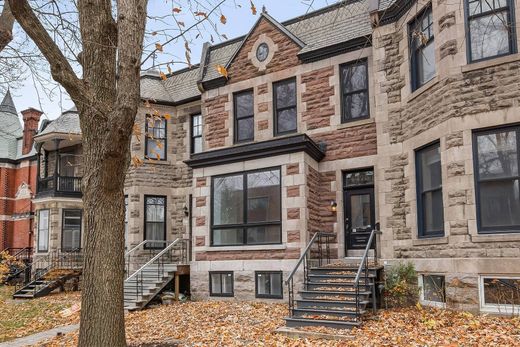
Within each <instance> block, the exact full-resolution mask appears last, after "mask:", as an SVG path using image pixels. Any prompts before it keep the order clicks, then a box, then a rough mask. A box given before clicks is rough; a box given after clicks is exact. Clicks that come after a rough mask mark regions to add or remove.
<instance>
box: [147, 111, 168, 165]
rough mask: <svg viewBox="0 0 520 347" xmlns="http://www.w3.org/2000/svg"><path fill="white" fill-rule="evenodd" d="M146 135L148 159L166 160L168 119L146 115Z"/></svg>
mask: <svg viewBox="0 0 520 347" xmlns="http://www.w3.org/2000/svg"><path fill="white" fill-rule="evenodd" d="M145 135H146V143H145V155H146V158H148V159H155V160H166V119H165V118H163V117H159V116H151V115H146V125H145Z"/></svg>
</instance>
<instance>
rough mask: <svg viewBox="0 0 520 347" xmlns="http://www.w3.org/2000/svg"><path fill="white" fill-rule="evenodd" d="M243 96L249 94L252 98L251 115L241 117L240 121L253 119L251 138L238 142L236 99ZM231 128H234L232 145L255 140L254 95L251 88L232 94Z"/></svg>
mask: <svg viewBox="0 0 520 347" xmlns="http://www.w3.org/2000/svg"><path fill="white" fill-rule="evenodd" d="M244 94H251V95H252V96H253V105H252V110H253V113H252V114H251V115H247V116H245V117H241V118H240V119H241V120H242V119H249V118H252V119H253V137H252V138H247V139H243V140H239V139H238V119H239V118H238V114H237V109H238V107H237V97H238V96H240V95H244ZM233 125H234V126H233V128H234V131H233V132H234V138H233V140H234V143H247V142H252V141H254V140H255V93H254V89H253V88H251V89H246V90H241V91H239V92H236V93H233Z"/></svg>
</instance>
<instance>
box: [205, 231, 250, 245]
mask: <svg viewBox="0 0 520 347" xmlns="http://www.w3.org/2000/svg"><path fill="white" fill-rule="evenodd" d="M243 243H244V229H214V230H213V245H214V246H223V245H241V244H243Z"/></svg>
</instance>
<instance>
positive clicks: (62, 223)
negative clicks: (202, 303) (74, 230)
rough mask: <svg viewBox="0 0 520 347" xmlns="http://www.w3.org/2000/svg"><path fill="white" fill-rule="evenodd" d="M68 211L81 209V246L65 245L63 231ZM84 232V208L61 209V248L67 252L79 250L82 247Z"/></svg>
mask: <svg viewBox="0 0 520 347" xmlns="http://www.w3.org/2000/svg"><path fill="white" fill-rule="evenodd" d="M68 211H79V247H76V248H74V247H72V248H65V247H64V246H63V231H64V229H65V213H66V212H68ZM82 233H83V210H82V209H80V208H64V209H62V210H61V250H62V251H65V252H70V251H77V250H80V249H81V243H82V242H81V241H82V239H81V238H82Z"/></svg>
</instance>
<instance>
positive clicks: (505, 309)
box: [478, 275, 520, 315]
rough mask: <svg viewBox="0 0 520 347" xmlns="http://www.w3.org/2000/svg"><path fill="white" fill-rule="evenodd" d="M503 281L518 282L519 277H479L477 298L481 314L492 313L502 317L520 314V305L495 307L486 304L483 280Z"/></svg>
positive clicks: (494, 305)
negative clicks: (495, 279)
mask: <svg viewBox="0 0 520 347" xmlns="http://www.w3.org/2000/svg"><path fill="white" fill-rule="evenodd" d="M485 278H488V279H494V278H497V279H505V280H520V276H512V275H511V276H508V275H480V276H479V278H478V296H479V301H480V311H481V312H483V313H494V314H503V315H512V314H520V305H518V306H512V305H506V304H504V305H496V304H486V303H485V296H484V279H485Z"/></svg>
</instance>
